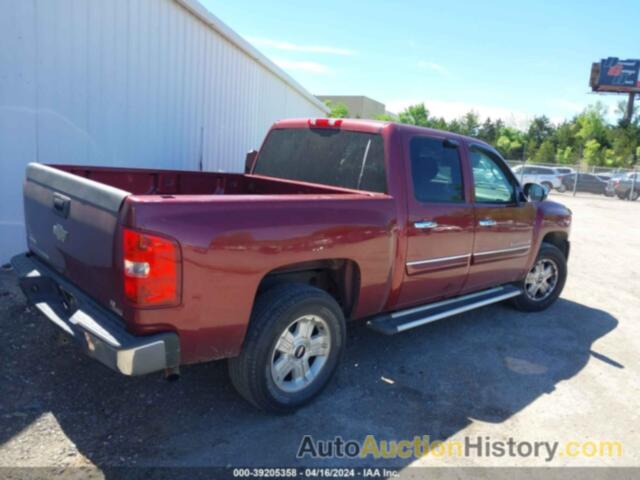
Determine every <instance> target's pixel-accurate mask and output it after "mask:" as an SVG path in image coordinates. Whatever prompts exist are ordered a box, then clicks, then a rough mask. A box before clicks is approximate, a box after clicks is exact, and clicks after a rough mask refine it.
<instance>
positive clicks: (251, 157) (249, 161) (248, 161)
mask: <svg viewBox="0 0 640 480" xmlns="http://www.w3.org/2000/svg"><path fill="white" fill-rule="evenodd" d="M257 157H258V151H257V150H249V151H248V152H247V156H246V157H245V160H244V173H251V172H253V167H255V165H256V158H257Z"/></svg>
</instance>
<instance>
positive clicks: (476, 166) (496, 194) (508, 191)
mask: <svg viewBox="0 0 640 480" xmlns="http://www.w3.org/2000/svg"><path fill="white" fill-rule="evenodd" d="M471 165H472V167H473V184H474V190H475V197H476V202H479V203H512V202H514V201H515V189H514V186H513V184H512V182H511V179H510V178H509V176H507V173H506V172H505V170H504V169H503V167H502V165H501V161H500V159H498V158H497V157H495V156H494V155H492V154H490V153H488V152H485V151H483V150H480V149H477V148H472V149H471Z"/></svg>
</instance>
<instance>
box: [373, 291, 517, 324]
mask: <svg viewBox="0 0 640 480" xmlns="http://www.w3.org/2000/svg"><path fill="white" fill-rule="evenodd" d="M521 293H522V290H520V289H519V288H517V287H514V286H513V285H503V286H501V287H495V288H490V289H489V290H482V291H481V292H475V293H471V294H469V295H463V296H461V297H455V298H450V299H448V300H443V301H441V302H435V303H430V304H428V305H422V306H420V307H414V308H409V309H407V310H398V311H396V312H392V313H384V314H382V315H377V316H375V317H373V318H371V319H369V320H368V321H367V326H368V327H369V328H371V329H372V330H375V331H376V332H380V333H384V334H385V335H394V334H396V333H400V332H404V331H405V330H409V329H411V328H415V327H419V326H421V325H426V324H427V323H431V322H435V321H436V320H440V319H442V318H447V317H451V316H453V315H457V314H459V313H463V312H468V311H469V310H474V309H476V308H480V307H484V306H485V305H490V304H492V303H497V302H501V301H503V300H507V299H508V298H513V297H517V296H518V295H520V294H521Z"/></svg>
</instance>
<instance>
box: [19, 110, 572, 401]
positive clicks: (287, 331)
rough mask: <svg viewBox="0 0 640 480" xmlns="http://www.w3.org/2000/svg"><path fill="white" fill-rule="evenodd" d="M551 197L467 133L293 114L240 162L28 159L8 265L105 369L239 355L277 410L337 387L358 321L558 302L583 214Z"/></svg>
mask: <svg viewBox="0 0 640 480" xmlns="http://www.w3.org/2000/svg"><path fill="white" fill-rule="evenodd" d="M545 197H546V190H545V189H544V188H543V187H541V186H540V185H537V184H527V185H524V187H523V186H521V185H520V184H519V183H518V180H517V178H516V176H515V175H514V174H513V173H512V172H511V170H510V169H509V167H508V166H507V165H506V163H505V162H504V161H503V159H502V158H501V157H500V155H499V154H498V153H497V152H496V150H495V149H493V148H492V147H491V146H489V145H487V144H485V143H483V142H481V141H478V140H475V139H472V138H466V137H462V136H459V135H455V134H452V133H447V132H442V131H437V130H430V129H426V128H420V127H415V126H409V125H398V124H395V123H385V122H375V121H368V120H349V119H344V120H342V119H311V120H307V119H304V120H283V121H279V122H277V123H276V124H274V125H273V127H272V128H271V130H270V131H269V133H268V135H267V137H266V139H265V141H264V143H263V145H262V147H261V149H260V151H259V152H252V154H251V155H248V156H247V168H246V172H245V173H244V174H235V173H213V172H188V171H168V170H142V169H133V168H101V167H91V166H71V165H42V164H36V163H33V164H30V165H29V166H28V168H27V172H26V181H25V184H24V209H25V217H26V235H27V242H28V250H29V251H28V252H27V253H24V254H21V255H18V256H16V257H14V258H13V260H12V263H13V266H14V269H15V271H16V272H17V274H18V275H19V277H20V285H21V288H22V290H23V292H24V293H25V295H26V296H27V298H28V300H29V301H30V302H31V303H33V304H34V305H35V306H36V307H37V309H39V310H40V311H41V312H42V313H43V314H44V315H45V316H46V317H48V319H49V320H50V321H52V322H53V323H55V324H56V325H57V326H58V327H59V328H60V329H62V330H63V331H64V332H66V334H68V335H70V336H71V337H73V338H74V339H75V340H76V341H77V343H78V344H79V345H80V347H81V348H82V349H83V350H84V351H85V353H86V354H88V355H89V356H91V357H93V358H95V359H96V360H98V361H99V362H101V363H103V364H105V365H107V366H108V367H110V368H112V369H115V370H116V371H119V372H121V373H123V374H125V375H141V374H147V373H150V372H155V371H164V372H166V373H167V374H176V375H177V374H178V368H179V367H180V366H181V365H186V364H193V363H197V362H207V361H211V360H216V359H224V358H228V359H229V360H228V366H229V373H230V377H231V381H232V382H233V384H234V385H235V387H236V388H237V390H238V391H239V392H240V394H241V395H242V396H243V397H245V398H246V399H247V400H249V401H250V402H251V403H253V404H254V405H256V406H257V407H260V408H262V409H265V410H271V411H285V410H290V409H293V408H296V407H298V406H300V405H302V404H304V403H305V402H308V401H309V400H311V399H312V398H313V397H314V396H316V395H317V394H318V393H319V392H320V391H321V390H322V388H323V387H324V386H325V385H326V384H327V382H329V379H330V378H331V376H332V374H333V373H334V372H335V370H336V367H337V365H338V362H339V359H340V356H341V354H342V352H343V351H344V348H345V338H346V335H345V330H346V328H347V325H348V323H349V321H354V320H362V321H363V322H366V324H367V325H368V326H369V327H370V328H372V329H374V330H376V331H378V332H380V333H382V334H387V335H392V334H397V333H401V332H405V331H407V330H409V329H411V328H415V327H419V326H421V325H424V324H427V323H429V322H433V321H435V320H439V319H442V318H445V317H449V316H452V315H455V314H458V313H461V312H465V311H469V310H472V309H475V308H479V307H482V306H485V305H488V304H491V303H496V302H500V301H504V300H510V301H511V302H512V303H513V304H514V305H515V306H516V307H518V308H520V309H522V310H527V311H537V310H543V309H545V308H547V307H549V305H551V304H552V303H553V302H554V301H555V300H556V299H557V298H558V296H559V295H560V292H561V291H562V288H563V286H564V283H565V279H566V276H567V257H568V255H569V241H568V235H569V229H570V224H571V212H570V211H569V210H568V209H567V208H565V207H564V206H562V205H560V204H557V203H554V202H551V201H547V200H545ZM371 354H372V355H374V354H375V352H371Z"/></svg>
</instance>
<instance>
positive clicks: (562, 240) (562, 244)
mask: <svg viewBox="0 0 640 480" xmlns="http://www.w3.org/2000/svg"><path fill="white" fill-rule="evenodd" d="M542 241H543V242H544V243H550V244H551V245H554V246H556V247H558V249H559V250H560V251H561V252H562V253H563V254H564V256H565V257H567V256H568V254H569V237H568V235H567V234H566V233H565V232H550V233H547V234H546V235H545V236H544V238H543V239H542Z"/></svg>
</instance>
